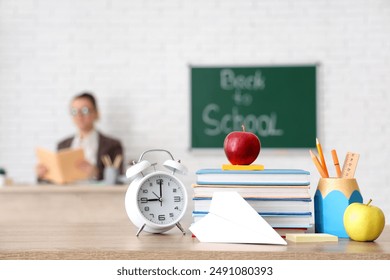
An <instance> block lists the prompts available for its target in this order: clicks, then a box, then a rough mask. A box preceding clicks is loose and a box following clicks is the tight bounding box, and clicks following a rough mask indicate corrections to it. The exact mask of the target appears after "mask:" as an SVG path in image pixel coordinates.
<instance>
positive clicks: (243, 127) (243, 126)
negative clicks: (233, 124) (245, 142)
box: [241, 124, 245, 132]
mask: <svg viewBox="0 0 390 280" xmlns="http://www.w3.org/2000/svg"><path fill="white" fill-rule="evenodd" d="M241 127H242V131H244V132H245V125H243V124H242V125H241Z"/></svg>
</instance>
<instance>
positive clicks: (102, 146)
mask: <svg viewBox="0 0 390 280" xmlns="http://www.w3.org/2000/svg"><path fill="white" fill-rule="evenodd" d="M98 135H99V139H98V142H99V143H98V152H97V160H96V162H97V168H98V171H99V172H98V177H97V178H96V179H98V180H102V179H103V170H104V165H103V162H102V160H101V158H102V156H104V155H109V157H110V158H111V161H112V162H114V160H115V157H116V156H117V155H122V156H123V148H122V144H121V142H120V141H119V140H117V139H113V138H110V137H107V136H105V135H103V134H101V133H100V132H98ZM73 138H74V136H72V137H69V138H66V139H65V140H63V141H61V142H60V143H58V145H57V149H58V150H62V149H67V148H70V147H71V145H72V141H73ZM123 158H124V157H123ZM122 172H123V161H122V163H121V167H120V173H122Z"/></svg>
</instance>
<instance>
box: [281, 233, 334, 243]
mask: <svg viewBox="0 0 390 280" xmlns="http://www.w3.org/2000/svg"><path fill="white" fill-rule="evenodd" d="M286 239H287V240H290V241H293V242H338V241H339V238H338V237H337V236H336V235H331V234H327V233H287V234H286Z"/></svg>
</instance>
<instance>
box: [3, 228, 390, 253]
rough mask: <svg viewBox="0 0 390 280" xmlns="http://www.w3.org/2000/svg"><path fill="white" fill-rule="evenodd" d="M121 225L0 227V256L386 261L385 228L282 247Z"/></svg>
mask: <svg viewBox="0 0 390 280" xmlns="http://www.w3.org/2000/svg"><path fill="white" fill-rule="evenodd" d="M135 233H136V228H135V227H134V226H133V225H132V224H130V222H129V223H125V224H62V225H61V224H46V225H45V224H25V225H20V224H18V225H12V224H7V225H1V226H0V259H95V260H96V259H143V260H144V259H198V260H205V259H214V260H221V259H241V260H245V259H374V260H377V259H387V260H388V259H390V226H386V228H385V231H384V232H383V233H382V235H381V237H380V238H379V239H378V240H377V241H375V242H355V241H350V240H347V239H341V240H340V241H339V242H338V243H299V244H298V243H292V242H288V245H287V246H277V245H276V246H275V245H249V244H216V243H200V242H199V241H198V240H197V239H196V238H193V237H191V234H190V233H187V235H184V236H183V235H181V233H180V232H179V230H178V229H172V230H171V231H169V232H168V233H165V234H149V233H144V232H143V233H141V235H140V236H139V237H138V238H137V237H136V236H135Z"/></svg>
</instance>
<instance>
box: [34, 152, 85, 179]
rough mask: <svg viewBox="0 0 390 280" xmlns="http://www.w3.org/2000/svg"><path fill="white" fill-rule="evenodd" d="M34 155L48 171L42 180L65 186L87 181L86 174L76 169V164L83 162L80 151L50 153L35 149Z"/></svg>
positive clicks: (82, 153)
mask: <svg viewBox="0 0 390 280" xmlns="http://www.w3.org/2000/svg"><path fill="white" fill-rule="evenodd" d="M36 153H37V157H38V161H39V163H41V164H43V165H44V166H45V167H47V169H48V172H47V174H46V175H45V177H44V178H43V179H45V180H49V181H51V182H53V183H55V184H66V183H72V182H74V181H77V180H84V179H88V174H86V173H85V172H83V171H82V170H81V169H79V168H78V164H79V163H80V162H81V161H83V160H85V157H84V151H83V150H82V149H64V150H60V151H58V152H51V151H49V150H46V149H43V148H37V149H36Z"/></svg>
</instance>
